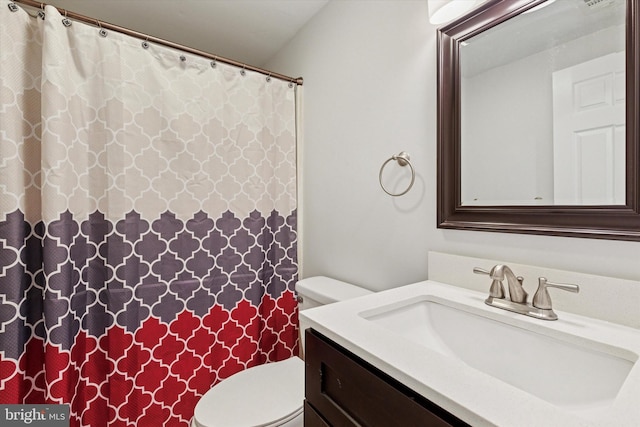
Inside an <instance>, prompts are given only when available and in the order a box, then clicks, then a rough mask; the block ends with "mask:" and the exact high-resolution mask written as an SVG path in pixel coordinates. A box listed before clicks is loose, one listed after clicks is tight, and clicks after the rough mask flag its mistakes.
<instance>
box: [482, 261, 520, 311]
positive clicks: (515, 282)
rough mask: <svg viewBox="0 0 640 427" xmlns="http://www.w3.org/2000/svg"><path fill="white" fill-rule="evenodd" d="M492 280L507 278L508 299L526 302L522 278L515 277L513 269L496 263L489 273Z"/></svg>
mask: <svg viewBox="0 0 640 427" xmlns="http://www.w3.org/2000/svg"><path fill="white" fill-rule="evenodd" d="M489 275H490V276H491V278H492V279H493V280H499V281H503V280H504V279H505V278H506V279H507V285H509V299H511V301H513V302H518V303H526V302H527V292H526V291H525V290H524V288H523V287H522V278H521V277H516V275H515V274H514V273H513V271H512V270H511V269H510V268H509V267H508V266H506V265H503V264H498V265H496V266H495V267H493V268H492V269H491V272H490V274H489Z"/></svg>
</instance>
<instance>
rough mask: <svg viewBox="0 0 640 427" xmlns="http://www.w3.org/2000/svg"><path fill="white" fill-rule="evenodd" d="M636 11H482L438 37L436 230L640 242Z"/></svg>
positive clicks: (526, 7)
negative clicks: (449, 229)
mask: <svg viewBox="0 0 640 427" xmlns="http://www.w3.org/2000/svg"><path fill="white" fill-rule="evenodd" d="M637 8H638V2H637V1H636V0H598V1H596V0H546V1H545V0H489V1H488V2H486V3H485V4H483V5H482V6H480V7H479V8H477V9H475V10H474V11H472V12H470V13H469V14H467V15H465V16H464V17H462V18H459V19H458V20H456V21H454V22H452V23H451V24H448V25H447V26H445V27H443V28H441V29H440V30H438V227H440V228H456V229H470V230H484V231H499V232H516V233H534V234H551V235H563V236H576V237H594V238H609V239H620V240H640V206H639V204H640V183H639V182H638V181H639V179H640V178H639V175H638V173H639V170H640V158H639V152H640V150H639V145H640V142H639V138H640V132H639V130H638V128H639V126H640V124H639V123H638V122H639V120H638V114H639V113H640V107H639V104H640V102H639V99H640V95H639V93H638V92H639V88H640V83H639V80H640V78H639V76H638V74H639V72H640V66H639V62H640V58H639V56H640V55H639V54H638V48H639V47H640V42H639V41H638V39H639V37H640V36H639V35H638V31H639V30H638V28H639V24H638V21H639V20H640V18H639V16H638V10H637Z"/></svg>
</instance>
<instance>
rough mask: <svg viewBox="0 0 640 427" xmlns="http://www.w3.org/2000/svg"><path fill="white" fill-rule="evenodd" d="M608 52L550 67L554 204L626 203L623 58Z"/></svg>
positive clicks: (622, 55)
mask: <svg viewBox="0 0 640 427" xmlns="http://www.w3.org/2000/svg"><path fill="white" fill-rule="evenodd" d="M624 60H625V58H624V52H619V53H613V54H609V55H605V56H602V57H600V58H596V59H593V60H591V61H587V62H584V63H582V64H578V65H575V66H573V67H569V68H565V69H563V70H559V71H556V72H555V73H553V152H554V153H553V157H554V165H553V172H554V198H555V200H554V204H556V205H563V204H567V205H575V204H580V205H624V204H625V73H624V68H625V62H624Z"/></svg>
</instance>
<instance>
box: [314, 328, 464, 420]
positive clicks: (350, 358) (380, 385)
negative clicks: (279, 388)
mask: <svg viewBox="0 0 640 427" xmlns="http://www.w3.org/2000/svg"><path fill="white" fill-rule="evenodd" d="M305 342H306V371H305V396H306V399H307V403H308V404H309V405H310V406H312V407H313V408H314V409H315V412H317V414H314V415H319V416H321V417H322V418H323V420H324V422H326V424H327V425H331V426H335V427H341V426H368V427H390V426H403V427H411V426H416V427H417V426H421V427H422V426H434V427H439V426H466V425H467V424H465V423H464V422H462V421H460V420H459V419H457V418H456V417H454V416H453V415H451V414H449V413H448V412H446V411H445V410H443V409H442V408H440V407H438V406H437V405H435V404H434V403H432V402H430V401H428V400H427V399H425V398H424V397H422V396H421V395H419V394H417V393H415V392H413V391H412V390H410V389H409V388H407V387H406V386H404V385H402V384H401V383H399V382H398V381H396V380H395V379H393V378H391V377H390V376H388V375H386V374H384V373H383V372H382V371H380V370H378V369H377V368H375V367H373V366H371V365H370V364H369V363H367V362H365V361H364V360H362V359H360V358H358V357H357V356H355V355H354V354H352V353H350V352H349V351H347V350H345V349H344V348H342V347H340V346H338V345H337V344H335V343H333V342H332V341H331V340H329V339H327V338H326V337H324V336H322V335H321V334H319V333H318V332H316V331H313V330H307V332H306V337H305ZM305 425H307V426H315V425H322V424H316V423H313V424H312V423H309V424H306V419H305Z"/></svg>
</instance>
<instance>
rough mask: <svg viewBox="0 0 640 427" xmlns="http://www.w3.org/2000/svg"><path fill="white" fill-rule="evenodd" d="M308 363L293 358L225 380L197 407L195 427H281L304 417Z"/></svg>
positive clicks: (250, 369) (194, 417)
mask: <svg viewBox="0 0 640 427" xmlns="http://www.w3.org/2000/svg"><path fill="white" fill-rule="evenodd" d="M303 401H304V362H303V361H302V360H301V359H300V358H298V357H291V358H289V359H286V360H283V361H281V362H273V363H266V364H264V365H259V366H254V367H252V368H249V369H246V370H244V371H242V372H238V373H237V374H235V375H232V376H231V377H229V378H227V379H225V380H223V381H221V382H220V383H218V384H216V385H215V386H214V387H212V388H211V389H210V390H209V391H208V392H206V393H205V394H204V396H202V398H201V399H200V401H199V402H198V404H197V405H196V408H195V411H194V415H193V423H192V425H194V426H195V427H267V426H268V427H271V426H280V425H282V424H284V423H286V422H287V421H290V420H292V419H294V418H295V417H297V416H299V415H300V414H302V406H303Z"/></svg>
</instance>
